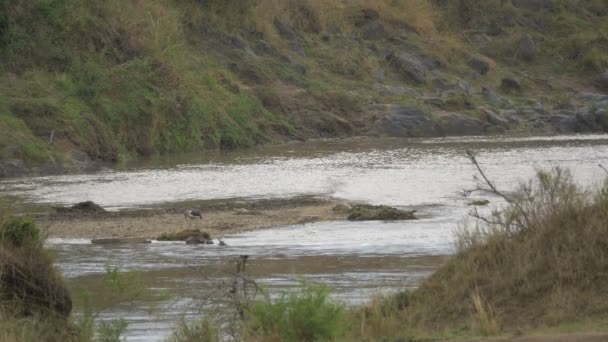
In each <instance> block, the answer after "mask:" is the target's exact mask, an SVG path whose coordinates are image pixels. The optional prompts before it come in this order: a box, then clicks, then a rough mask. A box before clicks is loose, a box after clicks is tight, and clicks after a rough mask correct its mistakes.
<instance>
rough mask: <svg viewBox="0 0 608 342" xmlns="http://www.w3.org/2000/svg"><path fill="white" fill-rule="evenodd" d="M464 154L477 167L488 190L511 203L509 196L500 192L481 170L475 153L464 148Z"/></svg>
mask: <svg viewBox="0 0 608 342" xmlns="http://www.w3.org/2000/svg"><path fill="white" fill-rule="evenodd" d="M466 154H467V157H469V160H470V161H471V163H473V165H475V167H476V168H477V171H478V172H479V174H480V175H481V177H482V178H483V181H484V183H485V184H486V185H487V186H488V187H489V188H490V189H489V192H491V193H493V194H496V195H498V196H500V197H502V198H503V199H504V200H505V201H507V202H508V203H512V202H513V199H511V198H510V197H509V196H507V195H505V194H503V193H502V192H500V191H499V190H498V189H497V188H496V186H495V185H494V183H492V181H490V179H489V178H488V177H487V176H486V174H485V172H484V171H483V169H482V168H481V166H480V165H479V162H477V158H475V154H473V152H471V150H466Z"/></svg>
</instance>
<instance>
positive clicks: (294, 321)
mask: <svg viewBox="0 0 608 342" xmlns="http://www.w3.org/2000/svg"><path fill="white" fill-rule="evenodd" d="M329 292H330V291H329V289H328V288H327V287H325V286H321V285H305V286H304V288H303V289H302V290H301V291H293V292H289V293H285V294H283V295H282V296H281V297H280V298H279V299H277V300H275V301H272V300H261V301H257V302H255V303H253V304H252V305H251V306H250V307H249V308H248V309H247V310H246V317H247V318H246V322H245V324H246V326H245V337H251V338H252V339H254V340H260V341H332V340H335V339H336V338H338V337H340V336H342V334H343V333H344V327H343V326H344V307H343V305H341V304H338V303H335V302H332V301H331V300H329V299H328V295H329Z"/></svg>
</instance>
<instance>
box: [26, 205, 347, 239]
mask: <svg viewBox="0 0 608 342" xmlns="http://www.w3.org/2000/svg"><path fill="white" fill-rule="evenodd" d="M340 203H341V202H339V201H337V200H334V199H327V198H321V197H308V196H307V197H297V198H289V199H268V200H225V201H200V202H188V203H179V204H168V205H165V206H161V207H158V208H154V209H145V210H144V209H142V210H127V211H118V212H83V213H60V212H50V213H42V214H37V215H34V219H35V220H36V222H37V223H38V224H39V225H40V227H41V228H42V229H43V230H44V231H45V233H46V234H47V235H48V237H50V238H91V239H95V238H148V239H154V238H156V237H158V236H159V235H160V234H163V233H174V232H179V231H182V230H186V229H201V230H202V231H206V232H208V233H210V234H211V236H212V237H222V236H224V235H226V234H234V233H239V232H243V231H248V230H255V229H263V228H268V227H272V226H277V225H291V224H303V223H308V222H318V221H331V220H342V219H345V214H344V213H338V212H336V211H334V210H333V208H334V207H335V206H336V205H337V204H340ZM190 208H197V209H201V210H202V211H203V215H204V219H203V220H197V219H187V218H185V217H184V214H183V212H184V211H185V210H186V209H190Z"/></svg>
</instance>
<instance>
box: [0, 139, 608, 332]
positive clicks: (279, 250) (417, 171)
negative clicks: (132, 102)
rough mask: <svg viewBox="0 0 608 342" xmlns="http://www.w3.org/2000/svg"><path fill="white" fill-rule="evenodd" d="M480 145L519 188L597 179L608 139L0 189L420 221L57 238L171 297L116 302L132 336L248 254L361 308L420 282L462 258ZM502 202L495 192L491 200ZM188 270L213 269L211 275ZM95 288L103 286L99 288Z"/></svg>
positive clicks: (287, 282)
mask: <svg viewBox="0 0 608 342" xmlns="http://www.w3.org/2000/svg"><path fill="white" fill-rule="evenodd" d="M465 149H472V150H475V151H476V153H477V155H478V159H479V161H480V162H481V164H482V166H483V168H484V169H485V170H486V171H487V173H488V175H489V176H490V177H492V178H493V179H495V180H496V183H497V184H498V185H499V186H500V187H501V188H503V189H505V190H509V189H512V188H513V187H514V186H515V184H516V183H517V182H518V181H519V180H521V179H526V178H528V177H530V176H531V175H533V173H534V172H535V170H536V169H538V168H548V167H552V166H562V167H567V168H570V169H571V170H572V173H573V174H574V176H575V178H576V180H577V181H578V182H579V183H582V184H585V185H594V184H597V182H599V181H600V179H601V178H602V177H603V175H604V174H603V171H602V170H601V169H600V168H599V167H598V166H597V165H598V164H603V165H608V137H606V136H576V137H552V138H522V139H513V138H463V139H430V140H396V139H382V140H350V141H341V142H333V141H325V142H315V143H307V144H296V145H287V146H280V147H271V148H265V149H259V150H250V151H247V152H245V153H235V154H226V155H213V156H210V157H209V156H206V157H202V156H200V155H188V156H180V157H175V158H172V159H165V160H156V161H152V162H148V163H146V164H140V165H125V166H124V168H123V169H121V170H118V171H105V172H101V173H96V174H87V175H77V176H74V175H71V176H53V177H37V178H27V179H16V180H9V181H4V182H1V183H0V191H1V192H3V193H5V194H10V195H13V196H17V197H18V198H20V199H21V200H23V201H24V202H29V203H41V204H47V203H48V204H70V203H75V202H79V201H83V200H93V201H95V202H97V203H100V204H101V205H103V206H106V207H109V208H112V209H115V210H119V209H128V208H135V207H148V206H155V205H159V204H162V203H166V202H172V201H185V200H198V199H216V198H231V197H249V198H275V197H289V196H297V195H304V194H317V195H326V196H332V197H337V198H344V199H348V200H357V201H364V202H370V203H378V204H389V205H395V206H402V207H410V208H414V209H416V210H418V213H419V216H420V217H421V220H418V221H409V222H394V223H382V222H369V223H351V222H325V223H316V224H308V225H301V226H293V227H277V228H273V229H269V230H263V231H257V232H250V233H246V234H241V235H236V236H229V237H227V238H226V241H227V242H228V244H229V246H227V247H223V248H220V247H219V246H205V247H192V246H186V245H182V244H175V243H153V244H150V245H141V246H93V245H90V244H89V242H88V241H86V240H51V241H49V246H50V247H51V248H52V249H54V250H56V251H57V255H58V261H59V267H60V268H61V269H62V270H63V272H64V273H65V275H66V277H68V278H70V279H87V277H94V276H95V275H96V274H97V275H98V274H102V273H103V272H104V267H105V265H107V264H110V265H120V266H121V267H122V268H123V269H126V270H143V271H145V272H146V273H145V274H146V281H147V282H148V283H149V284H150V287H152V288H156V289H168V290H169V291H170V292H171V293H173V294H174V295H175V297H174V298H173V299H172V300H168V301H164V302H162V303H161V304H160V309H159V310H158V311H157V312H159V311H160V312H162V315H158V314H150V313H149V312H148V311H147V309H148V306H149V304H146V303H139V304H137V305H135V306H128V307H115V308H112V309H110V310H107V311H106V312H104V315H103V316H102V317H106V318H109V317H117V316H118V317H124V318H126V319H127V320H128V321H129V322H130V330H129V335H128V337H129V339H130V340H146V341H148V340H157V339H162V338H163V336H166V334H167V333H168V331H169V329H170V327H171V325H172V323H173V322H174V321H175V319H176V317H178V316H179V315H180V314H182V313H188V312H195V311H196V310H195V307H196V306H195V303H196V300H195V298H196V297H197V295H199V294H200V293H201V291H202V290H201V289H204V288H205V287H206V286H207V287H208V286H210V284H212V283H213V282H214V281H217V280H218V279H221V276H220V275H215V274H216V273H214V271H213V270H217V269H221V268H229V267H231V263H232V262H233V260H234V258H236V257H237V256H238V255H241V254H247V255H250V256H251V260H252V261H251V268H250V271H251V272H252V275H253V276H254V277H255V278H256V279H258V280H259V281H260V282H262V283H265V284H267V285H268V286H269V287H270V288H271V290H278V289H281V288H285V287H292V286H297V284H298V281H297V279H298V278H299V277H305V278H308V279H311V280H313V281H318V282H322V283H326V284H329V285H331V286H332V287H333V288H335V289H336V291H335V293H334V296H335V297H336V298H338V299H340V300H343V301H345V302H346V303H361V302H364V301H365V300H367V299H368V298H369V297H370V296H372V295H373V294H376V293H385V292H391V291H395V290H397V289H400V288H406V287H413V286H415V285H416V284H417V283H418V282H419V281H420V279H422V278H423V277H425V276H428V274H430V272H432V270H433V269H434V268H435V267H437V265H439V264H440V262H441V260H443V259H442V256H445V255H449V254H450V253H452V252H453V246H452V244H451V241H452V232H453V231H454V229H455V228H456V226H457V224H458V222H460V221H461V220H462V219H463V217H465V216H466V213H467V211H468V210H469V209H468V207H467V202H468V201H470V199H463V198H462V196H461V195H460V192H461V191H462V190H463V189H466V188H471V187H473V186H474V181H473V175H474V174H475V170H474V168H473V167H472V166H471V165H470V163H469V162H468V161H467V159H466V158H465V157H464V150H465ZM490 199H491V200H492V201H493V203H497V201H496V199H492V198H490ZM191 266H195V267H199V268H200V269H202V270H205V271H204V272H203V273H204V274H207V275H210V276H205V277H201V275H200V274H198V273H196V272H193V271H192V269H191V268H190V267H191ZM91 287H92V288H93V289H94V287H95V282H94V281H93V282H91Z"/></svg>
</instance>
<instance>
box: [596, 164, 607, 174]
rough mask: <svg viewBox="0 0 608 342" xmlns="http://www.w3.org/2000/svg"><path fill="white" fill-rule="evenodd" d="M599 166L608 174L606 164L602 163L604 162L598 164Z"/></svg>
mask: <svg viewBox="0 0 608 342" xmlns="http://www.w3.org/2000/svg"><path fill="white" fill-rule="evenodd" d="M597 166H599V167H600V169H602V170H604V172H606V174H608V169H606V168H605V167H604V165H602V164H598V165H597Z"/></svg>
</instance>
